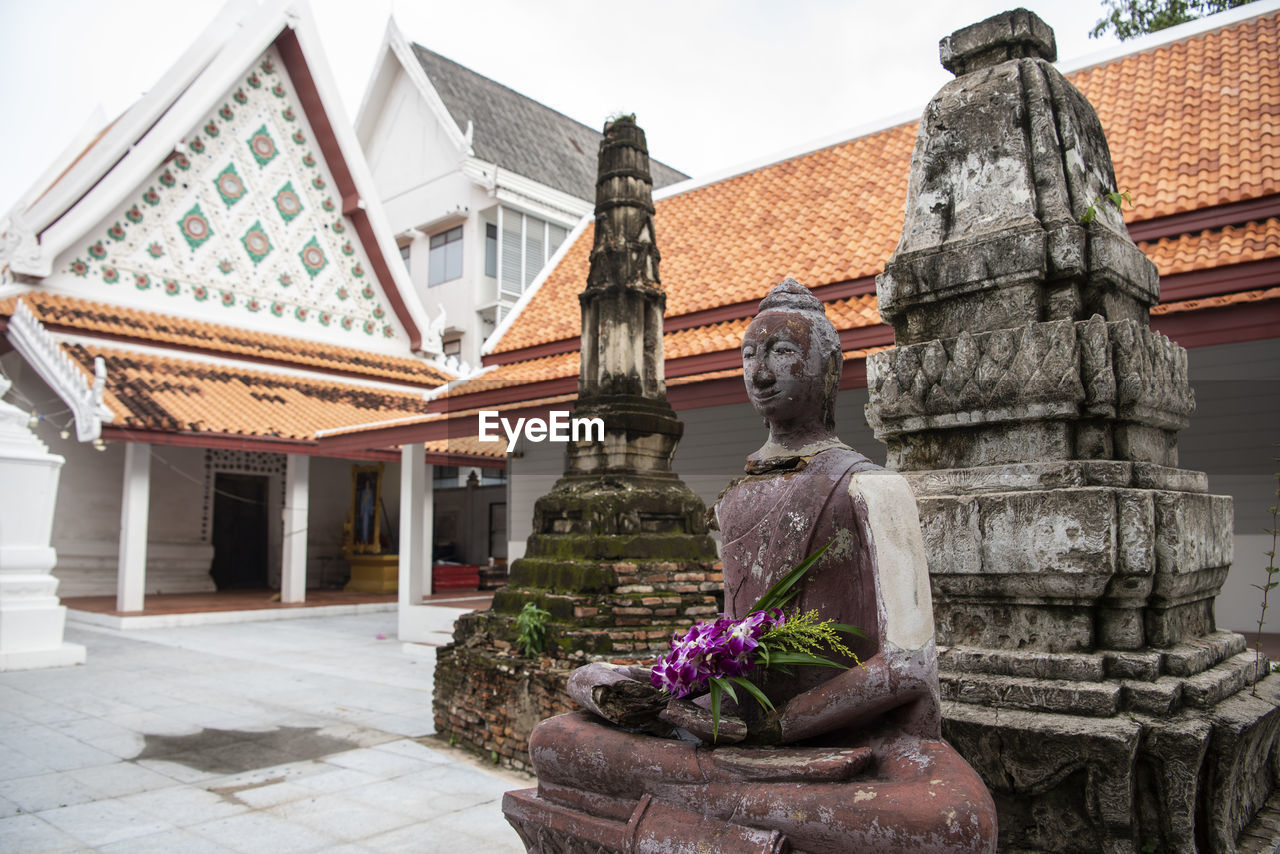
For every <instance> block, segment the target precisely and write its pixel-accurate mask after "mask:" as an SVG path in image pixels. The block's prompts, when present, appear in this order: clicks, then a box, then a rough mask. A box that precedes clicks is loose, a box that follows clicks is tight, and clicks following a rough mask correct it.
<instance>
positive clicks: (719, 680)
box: [711, 676, 738, 703]
mask: <svg viewBox="0 0 1280 854" xmlns="http://www.w3.org/2000/svg"><path fill="white" fill-rule="evenodd" d="M711 681H712V682H714V683H716V684H717V685H719V686H720V690H721V691H724V692H725V693H727V694H728V695H729V696H730V697H732V698H733V701H734V702H735V703H736V702H738V692H737V691H735V690H733V685H732V684H731V683H730V682H729V680H728V679H726V678H725V677H723V676H712V677H711Z"/></svg>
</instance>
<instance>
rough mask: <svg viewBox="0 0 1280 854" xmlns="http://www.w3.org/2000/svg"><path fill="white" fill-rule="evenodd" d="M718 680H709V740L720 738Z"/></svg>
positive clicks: (714, 740) (713, 741)
mask: <svg viewBox="0 0 1280 854" xmlns="http://www.w3.org/2000/svg"><path fill="white" fill-rule="evenodd" d="M721 690H722V689H721V688H720V680H719V679H718V678H716V679H712V680H711V742H712V743H713V744H714V743H715V742H716V741H717V740H718V739H719V738H720V692H721Z"/></svg>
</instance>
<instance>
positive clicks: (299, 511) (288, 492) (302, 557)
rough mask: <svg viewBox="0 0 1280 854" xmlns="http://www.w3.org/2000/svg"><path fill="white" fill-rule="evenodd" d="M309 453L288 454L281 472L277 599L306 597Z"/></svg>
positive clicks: (300, 600) (293, 600)
mask: <svg viewBox="0 0 1280 854" xmlns="http://www.w3.org/2000/svg"><path fill="white" fill-rule="evenodd" d="M310 487H311V457H308V456H305V455H303V454H290V455H289V458H288V461H287V463H286V464H285V472H284V522H283V526H284V531H283V532H282V535H281V538H280V539H281V542H282V543H283V546H282V550H281V556H280V601H281V602H305V601H306V599H307V507H308V501H307V500H308V496H309V490H310Z"/></svg>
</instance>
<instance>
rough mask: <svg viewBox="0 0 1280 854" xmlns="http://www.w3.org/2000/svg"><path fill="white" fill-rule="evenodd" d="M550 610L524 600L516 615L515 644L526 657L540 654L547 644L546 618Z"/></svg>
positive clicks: (549, 614)
mask: <svg viewBox="0 0 1280 854" xmlns="http://www.w3.org/2000/svg"><path fill="white" fill-rule="evenodd" d="M550 616H551V612H550V611H544V610H543V609H541V608H539V607H538V606H537V605H536V604H535V603H533V602H525V603H524V607H523V608H521V609H520V613H519V614H517V615H516V630H517V634H516V644H518V645H519V647H520V650H521V652H523V653H524V655H525V657H526V658H534V657H535V656H538V655H541V654H542V650H543V649H545V648H546V645H547V619H548V618H549V617H550Z"/></svg>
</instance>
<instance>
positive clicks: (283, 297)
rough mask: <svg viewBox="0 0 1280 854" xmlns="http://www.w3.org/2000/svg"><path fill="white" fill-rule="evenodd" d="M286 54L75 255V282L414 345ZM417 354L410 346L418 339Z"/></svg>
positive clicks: (271, 60)
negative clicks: (346, 213) (351, 216)
mask: <svg viewBox="0 0 1280 854" xmlns="http://www.w3.org/2000/svg"><path fill="white" fill-rule="evenodd" d="M332 184H333V179H332V176H331V175H330V173H329V171H328V168H327V165H326V164H325V162H324V159H323V157H321V156H320V154H319V149H318V147H317V146H316V145H315V144H314V138H313V134H312V129H311V127H310V125H309V124H308V122H307V120H306V116H305V115H304V114H303V111H302V107H301V103H300V102H299V100H298V97H297V94H296V93H295V92H294V91H293V87H292V84H291V81H290V80H289V78H288V75H287V73H286V72H285V70H284V68H283V64H282V63H281V60H280V57H279V55H278V53H277V52H276V50H275V48H274V47H272V48H269V49H268V50H267V51H266V52H265V53H264V54H263V55H262V56H261V57H259V59H258V61H257V62H255V63H254V65H253V67H252V68H251V70H250V71H249V72H248V73H247V74H246V75H245V76H244V77H242V78H241V79H240V81H239V82H238V84H237V85H236V86H235V88H234V89H233V90H232V91H231V92H229V93H227V95H226V97H225V98H224V99H222V102H221V103H220V105H219V106H218V107H216V108H215V109H214V110H213V112H212V113H211V114H210V115H209V116H208V117H207V119H206V120H205V121H204V122H202V123H201V124H200V125H199V126H197V127H196V128H194V129H193V130H192V132H191V133H190V134H188V136H187V137H186V139H184V141H183V143H182V144H181V145H180V146H179V148H178V149H177V150H176V151H175V152H174V153H173V154H172V155H171V156H170V157H169V158H168V159H167V160H166V161H165V163H163V164H162V165H161V166H160V167H159V168H157V169H156V170H155V171H154V172H153V173H152V174H151V175H150V176H149V179H148V180H147V181H146V182H145V183H144V184H143V185H142V186H141V187H140V188H139V190H138V192H137V193H136V194H135V195H134V196H133V197H132V198H130V199H129V200H127V201H125V203H124V204H123V205H122V206H121V207H120V208H119V209H118V210H117V211H115V212H114V213H113V214H112V215H111V216H109V217H107V218H106V220H104V225H103V227H102V228H101V230H100V231H99V232H97V233H93V234H90V235H89V237H88V238H87V240H86V242H85V243H84V244H82V245H81V246H80V247H78V248H77V250H76V251H74V252H69V253H68V256H70V257H69V258H68V260H67V261H66V262H65V264H64V265H63V266H62V271H64V272H66V273H70V274H72V275H73V276H75V277H78V278H80V279H84V280H86V281H89V282H99V283H101V284H102V285H103V286H107V287H112V288H131V289H133V290H135V291H149V292H152V293H154V294H155V295H156V300H157V305H156V308H157V309H169V310H173V309H174V308H177V307H178V304H179V303H181V302H183V301H189V302H196V303H209V304H211V305H217V306H220V307H221V310H225V311H226V312H227V313H226V314H225V315H223V316H222V317H220V318H218V320H219V322H223V323H232V324H234V323H235V322H236V319H235V314H236V313H237V312H247V313H251V314H256V313H264V314H270V315H274V316H276V317H280V318H289V319H290V323H289V324H288V325H287V326H285V327H282V328H281V332H284V333H286V334H288V332H289V331H290V329H292V330H294V334H297V333H299V332H301V333H303V334H305V331H304V330H305V327H307V326H312V327H315V326H319V327H326V328H328V329H332V330H335V331H339V330H340V331H344V332H347V333H350V334H351V335H352V336H353V340H352V343H353V344H355V343H357V342H358V341H359V340H360V339H365V338H366V336H367V337H376V338H379V339H397V338H401V339H403V338H404V335H403V333H402V332H401V331H400V330H399V328H398V325H397V324H393V323H392V322H391V320H390V318H389V316H388V315H389V309H388V307H387V302H386V296H385V294H384V293H383V292H382V288H381V285H380V284H379V283H378V282H377V281H376V279H375V278H374V277H373V276H370V275H367V274H366V271H367V270H369V269H371V268H372V266H371V264H370V263H369V259H368V256H367V255H366V253H365V250H364V247H363V246H361V245H360V243H359V241H358V240H355V239H354V238H353V232H354V229H353V228H352V226H351V223H350V222H348V221H347V220H346V218H345V217H343V216H342V214H341V211H340V210H339V205H338V202H337V200H336V198H335V196H334V192H333V187H332ZM406 340H407V339H406Z"/></svg>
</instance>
